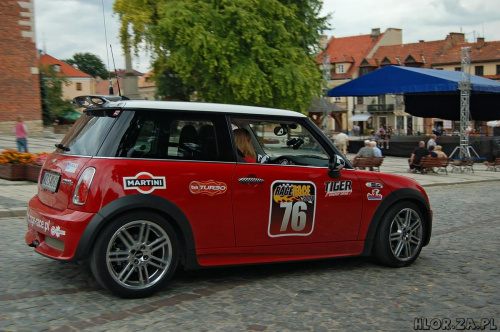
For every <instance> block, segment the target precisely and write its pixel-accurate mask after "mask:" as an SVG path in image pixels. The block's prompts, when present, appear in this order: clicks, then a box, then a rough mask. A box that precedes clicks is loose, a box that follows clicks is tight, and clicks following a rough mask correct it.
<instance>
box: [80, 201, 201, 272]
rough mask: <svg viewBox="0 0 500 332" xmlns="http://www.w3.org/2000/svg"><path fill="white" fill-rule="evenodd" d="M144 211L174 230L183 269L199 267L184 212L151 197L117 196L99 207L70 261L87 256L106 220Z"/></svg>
mask: <svg viewBox="0 0 500 332" xmlns="http://www.w3.org/2000/svg"><path fill="white" fill-rule="evenodd" d="M138 210H147V211H148V212H154V213H157V214H158V215H160V216H161V217H162V218H165V219H166V220H167V221H168V222H170V225H171V226H172V227H173V228H174V230H175V232H176V234H177V238H178V242H179V255H180V257H179V259H180V262H181V263H182V264H183V265H184V266H185V268H189V269H193V268H197V267H199V264H198V260H197V258H196V250H195V249H196V247H195V241H194V235H193V230H192V228H191V225H190V223H189V220H188V218H187V217H186V215H185V214H184V212H183V211H182V210H181V209H180V208H179V207H178V206H177V205H175V204H174V203H172V202H171V201H169V200H167V199H164V198H162V197H160V196H155V195H143V194H134V195H129V196H124V197H121V198H119V199H117V200H114V201H113V202H111V203H110V204H108V205H106V206H105V207H104V208H102V209H101V210H100V211H99V212H98V213H97V214H96V215H95V216H94V218H92V220H91V221H90V222H89V224H88V225H87V227H86V228H85V230H84V232H83V234H82V236H81V238H80V241H79V243H78V246H77V248H76V251H75V255H74V257H73V259H72V260H73V261H78V260H83V259H85V258H87V257H88V255H89V254H90V251H91V250H92V247H93V245H94V243H95V241H96V239H97V236H98V235H99V233H100V231H101V230H102V229H103V228H104V227H105V226H106V225H107V224H108V222H109V221H110V220H113V219H114V218H117V217H118V216H120V215H123V214H126V213H129V212H132V211H138Z"/></svg>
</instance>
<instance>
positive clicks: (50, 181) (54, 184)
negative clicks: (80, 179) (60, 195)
mask: <svg viewBox="0 0 500 332" xmlns="http://www.w3.org/2000/svg"><path fill="white" fill-rule="evenodd" d="M60 179H61V174H57V173H52V172H48V171H45V172H44V173H43V178H42V183H41V186H42V188H43V189H46V190H48V191H51V192H53V193H55V192H57V189H59V180H60Z"/></svg>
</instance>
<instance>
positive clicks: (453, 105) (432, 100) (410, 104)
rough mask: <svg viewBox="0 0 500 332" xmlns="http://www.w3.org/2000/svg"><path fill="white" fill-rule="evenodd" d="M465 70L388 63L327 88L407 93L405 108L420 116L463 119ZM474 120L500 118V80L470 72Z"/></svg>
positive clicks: (335, 92) (335, 93)
mask: <svg viewBox="0 0 500 332" xmlns="http://www.w3.org/2000/svg"><path fill="white" fill-rule="evenodd" d="M461 80H462V72H459V71H447V70H436V69H422V68H412V67H400V66H387V67H383V68H381V69H378V70H375V71H373V72H371V73H369V74H366V75H363V76H361V77H358V78H356V79H354V80H352V81H350V82H348V83H345V84H342V85H340V86H338V87H335V88H333V89H331V90H330V91H328V96H329V97H339V96H377V95H383V94H390V93H402V94H404V101H405V111H406V112H407V113H409V114H412V115H415V116H420V117H424V118H425V117H433V118H442V119H447V120H459V119H460V91H459V90H458V85H459V83H460V81H461ZM470 82H471V89H472V90H471V96H470V101H469V109H470V113H471V116H472V119H474V120H484V121H487V120H494V119H498V118H500V82H497V81H493V80H490V79H487V78H484V77H480V76H476V75H470Z"/></svg>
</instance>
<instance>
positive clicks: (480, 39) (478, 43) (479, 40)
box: [477, 37, 484, 48]
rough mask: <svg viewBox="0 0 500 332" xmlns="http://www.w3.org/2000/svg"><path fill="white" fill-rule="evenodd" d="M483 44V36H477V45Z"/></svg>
mask: <svg viewBox="0 0 500 332" xmlns="http://www.w3.org/2000/svg"><path fill="white" fill-rule="evenodd" d="M483 45H484V37H477V47H478V48H479V47H482V46H483Z"/></svg>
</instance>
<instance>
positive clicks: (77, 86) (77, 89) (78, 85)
mask: <svg viewBox="0 0 500 332" xmlns="http://www.w3.org/2000/svg"><path fill="white" fill-rule="evenodd" d="M76 91H82V83H76Z"/></svg>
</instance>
